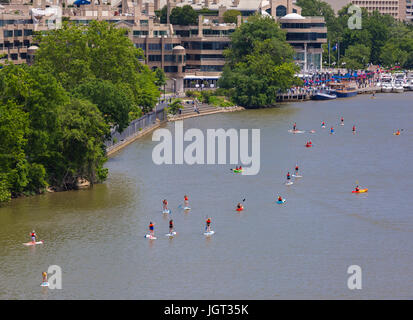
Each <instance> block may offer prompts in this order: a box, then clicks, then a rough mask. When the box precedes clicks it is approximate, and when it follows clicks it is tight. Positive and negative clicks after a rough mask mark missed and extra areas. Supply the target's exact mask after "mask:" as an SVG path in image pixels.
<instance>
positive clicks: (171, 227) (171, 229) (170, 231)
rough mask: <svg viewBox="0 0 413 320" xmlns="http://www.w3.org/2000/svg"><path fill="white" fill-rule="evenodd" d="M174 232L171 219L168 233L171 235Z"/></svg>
mask: <svg viewBox="0 0 413 320" xmlns="http://www.w3.org/2000/svg"><path fill="white" fill-rule="evenodd" d="M173 231H174V221H173V220H172V219H171V220H169V233H170V234H172V232H173Z"/></svg>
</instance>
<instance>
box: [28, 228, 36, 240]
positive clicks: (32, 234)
mask: <svg viewBox="0 0 413 320" xmlns="http://www.w3.org/2000/svg"><path fill="white" fill-rule="evenodd" d="M30 237H31V238H32V242H36V239H37V234H36V232H35V231H34V230H33V231H32V232H30Z"/></svg>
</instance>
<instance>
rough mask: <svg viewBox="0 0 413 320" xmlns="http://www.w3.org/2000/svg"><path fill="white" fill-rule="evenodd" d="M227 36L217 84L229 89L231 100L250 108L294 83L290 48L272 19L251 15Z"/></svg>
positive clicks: (269, 101) (270, 101) (267, 103)
mask: <svg viewBox="0 0 413 320" xmlns="http://www.w3.org/2000/svg"><path fill="white" fill-rule="evenodd" d="M231 38H232V46H231V48H230V49H228V50H226V51H225V56H226V59H227V61H226V65H225V67H224V71H223V74H222V76H221V78H220V80H219V81H218V85H219V87H220V88H224V89H228V90H230V91H229V92H231V98H232V100H233V101H234V102H235V103H237V104H238V105H241V106H245V107H251V108H252V107H263V106H270V105H273V104H274V103H275V102H276V97H277V93H279V92H280V91H283V90H285V89H287V88H289V87H291V86H292V85H294V84H295V83H297V81H298V80H297V79H296V78H295V75H294V74H295V73H296V72H298V71H299V68H298V66H296V65H295V64H294V63H293V55H294V50H293V49H292V47H291V46H290V45H289V44H288V43H287V42H286V40H285V32H284V31H283V30H281V29H280V28H279V26H278V24H277V23H276V22H275V21H274V20H273V19H272V18H270V17H262V16H258V15H255V16H252V17H250V18H249V19H248V22H246V23H244V24H243V25H241V27H240V28H238V29H237V30H236V31H235V32H234V33H233V34H232V36H231Z"/></svg>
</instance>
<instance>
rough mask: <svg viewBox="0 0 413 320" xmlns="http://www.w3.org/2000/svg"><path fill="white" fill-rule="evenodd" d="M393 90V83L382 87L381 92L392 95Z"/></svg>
mask: <svg viewBox="0 0 413 320" xmlns="http://www.w3.org/2000/svg"><path fill="white" fill-rule="evenodd" d="M392 90H393V87H392V85H391V83H384V84H383V85H382V87H381V91H382V92H385V93H390V92H392Z"/></svg>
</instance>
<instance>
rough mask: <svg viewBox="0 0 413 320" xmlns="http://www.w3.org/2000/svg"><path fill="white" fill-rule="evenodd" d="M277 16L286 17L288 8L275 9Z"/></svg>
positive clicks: (279, 7)
mask: <svg viewBox="0 0 413 320" xmlns="http://www.w3.org/2000/svg"><path fill="white" fill-rule="evenodd" d="M275 15H276V16H277V17H284V16H285V15H287V8H286V7H284V6H278V7H277V8H275Z"/></svg>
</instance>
